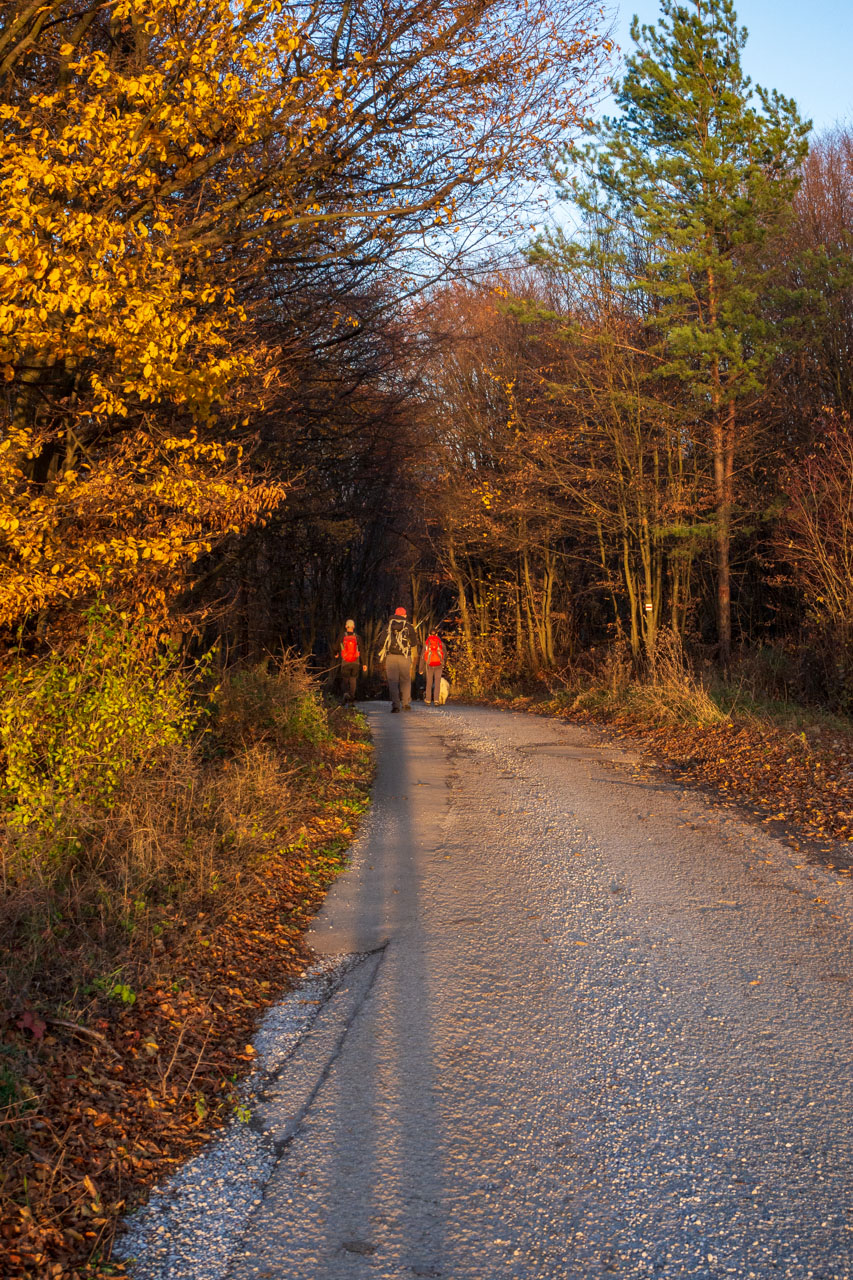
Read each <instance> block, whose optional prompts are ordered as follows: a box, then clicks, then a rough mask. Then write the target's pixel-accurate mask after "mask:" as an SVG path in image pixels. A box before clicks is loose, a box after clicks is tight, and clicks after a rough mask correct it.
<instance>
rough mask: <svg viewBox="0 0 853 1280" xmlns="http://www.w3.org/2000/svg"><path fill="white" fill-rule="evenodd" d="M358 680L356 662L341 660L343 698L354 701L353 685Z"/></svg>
mask: <svg viewBox="0 0 853 1280" xmlns="http://www.w3.org/2000/svg"><path fill="white" fill-rule="evenodd" d="M357 680H358V663H357V662H342V663H341V684H342V686H343V690H344V699H345V700H347V701H349V702H355V686H356V681H357Z"/></svg>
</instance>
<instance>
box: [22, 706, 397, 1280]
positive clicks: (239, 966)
mask: <svg viewBox="0 0 853 1280" xmlns="http://www.w3.org/2000/svg"><path fill="white" fill-rule="evenodd" d="M330 726H331V729H332V732H331V734H330V736H329V738H328V740H327V741H324V742H323V743H322V744H321V745H319V746H315V747H313V748H312V749H311V750H310V751H306V753H305V754H304V755H303V756H301V757H300V756H298V755H297V756H296V757H294V758H289V759H288V760H287V761H286V764H287V766H288V782H289V796H290V800H289V803H288V824H289V830H288V832H287V840H286V843H279V844H278V846H277V848H276V851H275V852H274V853H272V854H270V855H269V856H268V857H265V858H264V859H262V860H259V861H257V862H256V863H255V864H254V865H250V866H247V867H246V868H245V870H244V871H242V872H241V871H239V870H238V871H237V872H236V873H235V874H234V875H233V876H231V878H230V880H229V882H228V883H222V884H221V885H220V886H218V892H217V893H215V894H211V898H210V901H209V903H206V904H205V905H206V907H207V908H208V909H207V910H205V911H201V912H195V913H194V914H193V916H192V918H187V917H186V916H184V915H182V913H181V910H180V909H179V907H176V908H174V909H173V910H172V911H171V914H170V916H169V918H168V919H167V920H165V921H164V926H165V927H164V928H163V931H162V936H161V938H160V939H158V943H157V945H156V947H155V950H154V954H153V955H152V957H151V959H150V963H149V964H148V966H147V970H146V971H145V972H144V973H142V975H141V981H140V984H139V985H138V986H137V988H136V989H135V990H133V991H131V990H130V988H129V987H128V988H127V994H128V996H130V995H132V997H133V998H132V1000H130V999H128V1000H124V999H120V998H119V999H117V998H116V990H118V988H115V989H113V990H112V991H111V992H110V994H109V995H106V994H105V995H103V996H102V997H100V998H95V999H93V1001H92V1003H91V1004H90V1006H89V1007H88V1008H87V1009H86V1010H85V1011H83V1012H81V1011H80V1010H79V1009H78V1010H76V1011H75V1012H74V1013H73V1015H70V1014H69V1013H68V1012H67V1011H65V1010H63V1008H62V1006H61V1004H59V1003H58V1002H55V1003H54V1004H53V1005H52V1006H50V1007H47V1006H46V1005H45V1004H44V1003H43V1002H42V1003H40V1004H38V1005H37V1006H36V1007H35V1008H30V1007H29V1006H28V1007H27V1008H26V1009H25V1010H24V1011H23V1012H22V1011H21V1009H20V1008H18V1009H17V1010H16V1011H13V1012H11V1013H7V1016H6V1019H5V1023H3V1022H0V1164H2V1167H3V1173H2V1179H0V1185H2V1190H1V1191H0V1252H2V1257H3V1265H2V1272H3V1276H4V1280H18V1278H24V1277H26V1278H28V1280H29V1278H35V1277H38V1280H42V1278H44V1277H63V1278H65V1277H67V1278H68V1280H84V1278H85V1280H92V1278H94V1277H101V1276H107V1275H120V1274H123V1269H122V1267H121V1265H120V1264H118V1263H115V1264H114V1263H112V1262H111V1261H110V1258H111V1247H112V1241H113V1237H114V1235H115V1232H116V1229H117V1225H118V1223H119V1221H120V1218H121V1216H122V1214H123V1213H125V1212H126V1211H127V1210H128V1209H130V1208H132V1207H133V1206H134V1205H135V1204H138V1203H139V1202H140V1201H141V1200H142V1199H144V1198H145V1196H146V1194H147V1191H148V1189H149V1188H150V1187H151V1186H152V1184H154V1183H155V1182H156V1181H158V1180H159V1179H161V1178H162V1177H163V1176H165V1175H166V1174H168V1173H169V1172H170V1171H171V1170H172V1169H173V1167H174V1166H175V1165H177V1164H179V1163H180V1162H182V1161H183V1160H185V1159H186V1158H187V1157H188V1156H189V1155H191V1154H192V1153H193V1152H194V1151H196V1150H197V1149H198V1148H199V1147H200V1146H201V1145H202V1143H203V1142H205V1141H206V1140H207V1139H208V1138H209V1137H210V1136H211V1134H212V1133H213V1132H214V1131H215V1130H216V1129H217V1127H219V1126H220V1125H221V1124H222V1123H223V1122H224V1121H225V1120H227V1119H228V1118H229V1117H230V1116H231V1115H232V1114H234V1112H235V1110H238V1108H239V1100H238V1096H237V1091H236V1085H237V1082H238V1081H239V1080H240V1078H241V1077H242V1076H243V1075H245V1074H246V1073H247V1072H248V1071H249V1070H250V1069H251V1066H252V1060H253V1051H252V1049H251V1046H250V1045H249V1041H250V1040H251V1037H252V1033H253V1031H254V1029H255V1027H256V1026H257V1023H258V1020H259V1019H260V1017H261V1015H262V1014H263V1012H264V1011H265V1010H266V1009H267V1008H268V1007H269V1006H270V1005H271V1004H273V1003H275V1002H276V1001H277V1000H278V999H279V998H280V997H281V995H282V993H283V992H285V991H287V990H288V989H289V988H290V987H292V986H293V985H294V984H295V983H296V982H297V981H298V979H299V978H300V976H301V974H302V972H303V971H304V968H305V966H306V962H307V961H308V958H309V955H308V949H307V947H306V944H305V942H304V940H303V932H304V930H305V928H306V926H307V924H308V923H309V921H310V920H311V918H312V917H313V916H314V914H315V913H316V911H317V909H318V908H319V906H320V903H321V902H322V900H323V897H324V895H325V891H326V889H327V888H328V886H329V884H330V883H331V881H332V880H333V879H334V877H335V875H336V874H337V873H338V872H339V871H340V869H341V868H342V866H343V865H344V863H345V858H346V850H347V847H348V846H349V844H350V843H351V841H352V839H353V836H354V833H355V830H356V827H357V825H358V821H359V817H360V815H361V813H362V812H363V811H364V809H365V808H366V806H367V803H368V795H369V788H370V784H371V778H372V753H371V746H370V742H369V737H368V732H367V728H366V725H365V724H364V722H363V721H362V720H361V718H360V717H356V716H353V715H349V714H346V713H343V712H333V713H331V716H330ZM178 901H179V899H178Z"/></svg>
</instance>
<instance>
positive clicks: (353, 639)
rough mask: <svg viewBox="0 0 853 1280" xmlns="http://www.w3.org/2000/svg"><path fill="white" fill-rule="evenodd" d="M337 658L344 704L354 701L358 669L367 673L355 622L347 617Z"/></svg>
mask: <svg viewBox="0 0 853 1280" xmlns="http://www.w3.org/2000/svg"><path fill="white" fill-rule="evenodd" d="M338 658H339V660H340V664H341V684H342V685H343V690H344V706H346V705H347V704H348V703H352V702H355V688H356V684H357V683H358V669H359V667H361V669H362V671H363V672H364V673H365V674H366V673H367V663H365V662H364V661H363V660H362V656H361V641H360V640H359V638H358V636H357V635H356V632H355V623H354V621H353V620H352V618H347V620H346V622H345V623H344V634H343V637H342V639H341V642H340V644H339V645H338Z"/></svg>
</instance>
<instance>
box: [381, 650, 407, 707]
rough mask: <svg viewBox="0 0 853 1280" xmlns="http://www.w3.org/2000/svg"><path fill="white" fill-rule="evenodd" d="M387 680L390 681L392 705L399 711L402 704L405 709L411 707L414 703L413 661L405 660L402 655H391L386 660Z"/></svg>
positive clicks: (389, 690) (389, 688)
mask: <svg viewBox="0 0 853 1280" xmlns="http://www.w3.org/2000/svg"><path fill="white" fill-rule="evenodd" d="M385 678H386V680H387V681H388V692H389V693H390V695H391V705H392V706H394V707H396V708H397V710H398V711H399V709H400V704H401V703H402V705H403V706H404V707H408V706H410V705H411V701H412V663H411V660H410V659H409V658H404V657H403V656H402V655H401V654H397V653H389V654H388V657H387V658H386V659H385Z"/></svg>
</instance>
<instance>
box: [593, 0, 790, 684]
mask: <svg viewBox="0 0 853 1280" xmlns="http://www.w3.org/2000/svg"><path fill="white" fill-rule="evenodd" d="M631 36H632V39H633V41H634V44H635V46H636V50H635V52H634V54H633V56H632V57H630V58H628V60H627V62H626V73H625V77H624V79H623V80H622V82H621V85H620V86H619V88H618V91H617V94H616V102H617V104H618V106H619V108H620V114H619V115H618V116H616V117H614V118H608V119H605V121H604V122H603V124H602V126H601V129H600V133H599V138H598V142H597V145H596V146H595V147H594V150H593V153H592V154H593V155H594V161H595V174H596V177H597V179H598V181H599V182H600V183H602V184H603V187H604V190H605V191H606V192H607V194H608V196H609V197H610V199H611V200H612V201H614V202H615V203H616V204H617V205H618V206H621V208H622V210H623V211H624V212H625V213H626V214H629V215H630V217H631V219H632V221H633V222H634V223H635V224H637V223H639V225H640V227H641V228H642V231H643V232H644V234H645V237H646V240H647V243H648V245H650V246H652V249H651V252H650V253H649V256H648V258H647V259H646V261H645V263H644V264H643V265H642V266H641V267H640V274H639V276H638V278H637V279H636V285H637V287H638V288H640V289H642V290H643V291H644V292H645V294H646V295H647V297H648V299H649V304H650V308H651V311H652V315H653V323H654V324H655V325H656V327H657V328H658V330H659V332H660V335H661V348H660V353H661V354H662V355H663V357H664V361H665V364H664V366H663V371H664V372H665V373H666V374H668V375H670V376H671V377H673V378H675V379H677V380H678V381H679V382H680V383H681V384H682V385H683V388H684V390H686V392H687V393H688V396H689V400H690V403H691V406H692V418H693V421H694V423H695V426H696V443H697V445H698V447H699V448H700V449H702V450H703V452H704V453H705V456H706V457H707V459H708V462H709V466H710V468H711V472H712V479H713V491H714V505H715V520H714V543H715V558H716V579H717V600H716V612H717V635H718V641H719V649H720V657H721V659H722V661H723V663H724V664H727V663H728V660H729V656H730V652H731V634H732V633H731V587H730V558H731V539H732V522H733V515H734V500H735V476H736V473H737V469H738V464H739V463H741V462H742V461H743V458H744V455H745V451H746V443H747V435H748V432H747V430H746V428H745V421H746V417H747V406H748V405H749V401H750V400H751V399H753V398H754V397H755V395H756V393H757V392H758V391H759V390H760V389H761V386H762V383H763V380H764V377H765V374H766V371H767V369H768V367H769V364H770V362H771V361H772V359H773V356H774V354H775V353H776V351H777V350H778V342H779V340H780V336H779V334H778V332H774V330H773V328H772V326H771V325H770V324H769V323H768V322H767V321H766V320H765V318H764V315H765V314H766V312H765V309H764V308H763V306H762V301H763V295H764V290H765V288H766V276H765V270H764V259H763V255H762V248H763V246H764V244H765V243H766V242H767V240H768V237H769V236H771V235H772V234H773V233H775V232H776V231H778V229H779V228H780V226H781V225H782V223H783V222H784V220H785V219H786V218H787V216H788V214H789V211H790V208H791V202H792V199H793V196H794V193H795V191H796V188H797V184H798V181H799V170H800V165H801V162H802V160H803V158H804V155H805V153H806V150H807V142H806V138H807V135H808V132H809V129H810V127H811V126H810V123H808V122H803V121H802V120H801V119H800V117H799V114H798V111H797V107H796V104H795V103H794V102H793V100H791V99H789V98H785V97H783V96H782V95H781V94H779V93H777V92H775V91H773V92H768V91H766V90H763V89H761V88H758V87H757V88H756V89H755V90H753V87H752V84H751V81H750V80H749V78H748V77H747V76H746V75H745V74H744V71H743V68H742V65H741V53H742V50H743V48H744V45H745V43H746V38H747V32H746V29H745V28H744V27H740V26H738V22H737V15H736V13H735V10H734V7H733V5H732V3H731V0H694V3H693V4H692V5H691V6H690V7H689V8H687V7H685V6H683V5H679V4H676V3H674V0H662V16H661V19H660V21H659V23H658V25H657V26H646V25H640V23H639V22H638V21H637V19H636V18H635V19H634V23H633V26H632V29H631Z"/></svg>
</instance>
